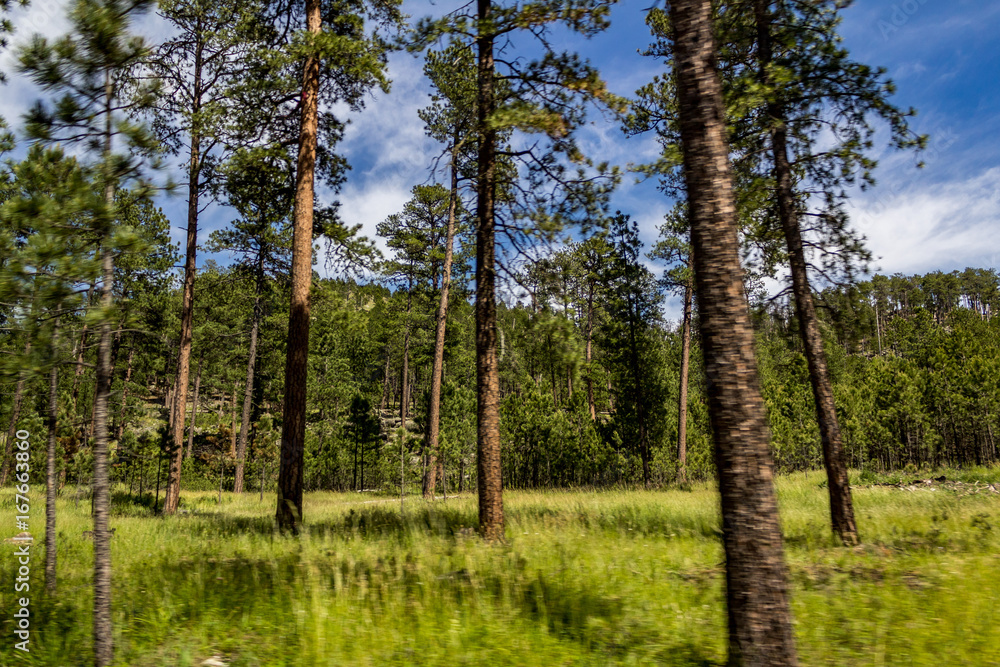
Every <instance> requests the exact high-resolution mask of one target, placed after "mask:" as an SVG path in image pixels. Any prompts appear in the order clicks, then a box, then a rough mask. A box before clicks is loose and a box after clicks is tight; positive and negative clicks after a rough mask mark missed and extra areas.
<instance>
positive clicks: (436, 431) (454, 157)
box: [423, 137, 458, 500]
mask: <svg viewBox="0 0 1000 667" xmlns="http://www.w3.org/2000/svg"><path fill="white" fill-rule="evenodd" d="M457 207H458V141H457V137H456V141H454V142H453V143H452V149H451V189H450V194H449V197H448V227H447V229H446V231H445V240H444V266H443V267H442V269H441V294H440V295H439V297H438V309H437V323H436V327H435V329H434V363H433V365H432V367H431V396H430V405H429V406H428V414H427V472H426V474H425V476H424V489H423V491H424V497H425V498H430V499H431V500H433V499H434V490H435V489H436V488H437V477H438V467H439V465H438V440H439V438H440V433H441V381H442V377H443V376H444V338H445V327H446V326H447V324H448V292H449V290H450V288H451V262H452V253H453V248H452V246H453V244H454V238H455V210H456V209H457ZM441 484H442V487H443V486H444V479H442V480H441Z"/></svg>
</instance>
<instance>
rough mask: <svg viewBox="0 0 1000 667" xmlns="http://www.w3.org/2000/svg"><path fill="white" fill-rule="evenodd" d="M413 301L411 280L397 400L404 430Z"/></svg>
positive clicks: (406, 411) (408, 286) (400, 425)
mask: <svg viewBox="0 0 1000 667" xmlns="http://www.w3.org/2000/svg"><path fill="white" fill-rule="evenodd" d="M412 299H413V279H412V278H411V279H410V283H409V285H407V289H406V323H405V325H404V326H403V384H402V392H403V393H402V396H401V397H400V400H399V427H400V428H402V429H404V430H405V429H406V417H407V414H408V411H409V408H410V306H411V302H412Z"/></svg>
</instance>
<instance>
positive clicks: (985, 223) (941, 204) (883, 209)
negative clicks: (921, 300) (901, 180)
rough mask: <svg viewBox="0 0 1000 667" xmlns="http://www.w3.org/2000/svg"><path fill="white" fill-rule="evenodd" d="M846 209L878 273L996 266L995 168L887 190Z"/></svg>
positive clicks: (999, 185) (999, 175) (999, 170)
mask: <svg viewBox="0 0 1000 667" xmlns="http://www.w3.org/2000/svg"><path fill="white" fill-rule="evenodd" d="M851 208H852V211H851V213H852V218H853V220H854V221H855V225H856V227H857V229H859V230H860V231H861V232H862V233H864V234H865V235H866V236H867V237H868V241H869V243H868V245H869V248H871V250H872V252H873V254H874V255H875V257H876V259H877V262H876V266H877V267H878V269H879V271H880V272H882V273H896V272H900V273H925V272H928V271H934V270H939V269H940V270H945V271H950V270H953V269H962V268H965V267H966V266H973V267H982V268H990V267H993V268H995V267H997V266H998V265H1000V225H998V224H997V223H998V221H1000V167H993V168H991V169H989V170H987V171H985V172H983V173H981V174H980V175H978V176H975V177H972V178H969V179H967V180H962V181H949V182H941V183H936V184H932V185H929V186H928V185H922V184H920V185H918V184H911V185H906V184H898V183H897V184H894V185H889V186H888V187H883V188H880V189H879V190H878V191H876V192H875V193H873V194H872V196H869V197H865V198H863V199H862V198H859V199H855V200H854V201H853V202H852V205H851Z"/></svg>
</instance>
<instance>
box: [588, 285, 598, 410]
mask: <svg viewBox="0 0 1000 667" xmlns="http://www.w3.org/2000/svg"><path fill="white" fill-rule="evenodd" d="M593 340H594V283H593V282H590V283H589V284H588V285H587V405H588V407H589V408H590V420H591V421H597V407H596V406H595V405H594V376H593V372H594V371H593V367H592V366H591V364H592V362H593V358H594V357H593Z"/></svg>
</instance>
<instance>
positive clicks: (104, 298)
mask: <svg viewBox="0 0 1000 667" xmlns="http://www.w3.org/2000/svg"><path fill="white" fill-rule="evenodd" d="M104 87H105V110H104V112H105V122H106V126H105V136H104V142H105V143H104V156H103V157H104V162H105V165H104V168H105V170H106V171H105V175H104V176H105V178H106V179H107V180H106V181H105V191H104V197H105V205H106V206H107V209H108V210H107V213H106V215H107V218H108V219H107V220H106V221H104V222H105V223H106V224H107V225H108V227H109V228H108V229H105V230H103V231H104V234H103V236H104V238H103V239H102V248H101V268H102V270H103V273H104V276H103V281H102V282H103V284H102V285H101V308H102V310H103V311H104V312H103V314H102V322H101V339H100V344H99V345H98V348H97V391H96V393H95V394H94V491H93V496H92V498H93V507H94V510H93V515H94V664H95V665H96V667H107V666H108V665H110V664H111V663H112V662H113V661H114V645H113V643H112V642H113V639H112V635H111V534H110V533H109V532H108V516H109V514H110V485H109V474H108V473H109V471H108V399H109V397H110V396H111V321H110V320H109V319H108V313H110V312H111V308H112V306H113V304H114V280H115V266H114V257H113V256H112V254H111V248H110V246H109V245H108V244H109V242H110V240H111V229H110V225H111V219H112V217H113V211H114V202H115V188H114V185H113V181H112V176H111V173H110V171H111V99H112V93H111V77H110V72H108V70H105V73H104Z"/></svg>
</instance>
